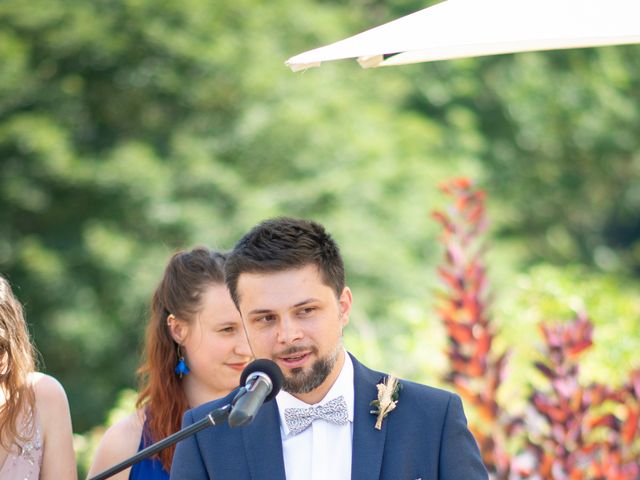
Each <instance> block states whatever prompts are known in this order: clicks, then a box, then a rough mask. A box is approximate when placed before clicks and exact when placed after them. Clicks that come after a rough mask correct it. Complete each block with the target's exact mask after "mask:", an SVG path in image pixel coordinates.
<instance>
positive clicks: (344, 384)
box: [276, 350, 354, 437]
mask: <svg viewBox="0 0 640 480" xmlns="http://www.w3.org/2000/svg"><path fill="white" fill-rule="evenodd" d="M343 351H344V364H343V365H342V369H341V370H340V374H339V375H338V378H336V381H335V382H333V385H332V386H331V388H330V389H329V391H328V392H327V394H326V395H325V396H324V398H323V399H322V400H320V401H319V402H318V403H314V404H313V405H310V404H308V403H305V402H303V401H302V400H300V399H298V398H296V397H294V396H293V395H291V394H290V393H289V392H285V391H284V390H280V392H279V393H278V395H276V403H277V404H278V412H279V414H280V429H281V432H282V434H283V435H284V436H285V437H286V436H287V435H289V428H288V427H287V422H285V420H284V411H285V409H287V408H309V407H315V406H316V405H324V404H325V403H327V402H330V401H331V400H333V399H335V398H337V397H339V396H340V395H342V396H343V397H344V401H345V402H346V404H347V417H348V419H349V422H353V405H354V399H353V397H354V388H353V362H352V361H351V357H350V356H349V354H348V353H347V351H346V350H343Z"/></svg>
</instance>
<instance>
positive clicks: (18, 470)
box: [0, 415, 42, 480]
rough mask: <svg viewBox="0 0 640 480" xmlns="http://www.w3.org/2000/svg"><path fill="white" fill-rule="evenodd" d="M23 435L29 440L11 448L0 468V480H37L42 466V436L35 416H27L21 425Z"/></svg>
mask: <svg viewBox="0 0 640 480" xmlns="http://www.w3.org/2000/svg"><path fill="white" fill-rule="evenodd" d="M22 433H23V435H25V436H26V435H27V434H32V435H31V437H30V439H29V440H27V441H25V442H19V443H18V444H17V445H14V446H13V449H12V451H11V452H9V455H8V456H7V459H6V460H5V461H4V464H3V465H2V468H0V480H38V478H39V477H40V466H41V465H42V434H41V432H40V424H39V422H38V421H37V415H29V421H26V422H24V424H23V432H22Z"/></svg>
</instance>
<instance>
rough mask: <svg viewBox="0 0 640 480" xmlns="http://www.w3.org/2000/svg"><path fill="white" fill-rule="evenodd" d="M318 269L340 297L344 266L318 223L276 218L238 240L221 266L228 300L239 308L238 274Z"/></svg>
mask: <svg viewBox="0 0 640 480" xmlns="http://www.w3.org/2000/svg"><path fill="white" fill-rule="evenodd" d="M307 265H315V266H316V267H318V270H319V272H320V275H321V277H322V281H323V282H324V283H325V284H326V285H327V286H329V287H331V288H332V289H333V290H334V291H335V292H336V296H340V294H341V293H342V290H343V289H344V286H345V275H344V264H343V262H342V257H341V256H340V250H339V248H338V245H337V244H336V242H335V241H334V240H333V238H331V236H330V235H329V234H328V233H327V232H326V231H325V229H324V227H323V226H322V225H320V224H319V223H316V222H313V221H310V220H300V219H296V218H288V217H280V218H273V219H270V220H265V221H264V222H262V223H260V224H258V225H256V226H255V227H253V228H252V229H251V230H250V231H249V233H247V234H246V235H245V236H244V237H242V238H241V239H240V241H239V242H238V243H237V244H236V246H235V248H234V249H233V251H232V252H231V254H230V255H229V259H228V260H227V263H226V265H225V277H226V282H227V286H228V288H229V291H230V292H231V297H232V298H233V301H234V302H235V304H236V306H238V307H239V305H240V302H239V300H240V299H239V297H238V278H239V277H240V275H241V274H242V273H268V272H281V271H283V270H292V269H298V268H303V267H305V266H307Z"/></svg>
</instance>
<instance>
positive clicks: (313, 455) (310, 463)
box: [276, 351, 354, 480]
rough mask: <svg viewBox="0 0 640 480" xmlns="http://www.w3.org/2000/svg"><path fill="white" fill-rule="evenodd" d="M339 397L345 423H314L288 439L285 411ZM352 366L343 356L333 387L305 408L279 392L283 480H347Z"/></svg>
mask: <svg viewBox="0 0 640 480" xmlns="http://www.w3.org/2000/svg"><path fill="white" fill-rule="evenodd" d="M340 395H342V396H343V397H344V400H345V402H346V404H347V412H348V419H349V421H348V422H347V423H346V424H344V425H336V424H334V423H331V422H328V421H325V420H315V421H314V422H313V423H312V424H311V426H310V427H309V428H307V429H306V430H305V431H303V432H302V433H299V434H298V435H291V434H290V433H289V429H288V428H287V424H286V422H285V419H284V410H285V408H308V407H311V406H315V405H324V404H325V403H327V402H329V401H331V400H333V399H335V398H337V397H339V396H340ZM353 396H354V391H353V363H352V361H351V357H349V355H348V354H347V352H346V351H345V352H344V365H343V366H342V370H340V374H339V375H338V378H337V379H336V381H335V383H334V384H333V386H332V387H331V389H330V390H329V392H328V393H327V394H326V395H325V397H324V398H323V399H322V400H320V402H318V403H316V404H314V405H309V404H307V403H305V402H303V401H302V400H299V399H297V398H295V397H294V396H293V395H291V394H289V393H287V392H285V391H284V390H281V391H280V393H278V395H277V396H276V402H277V404H278V411H279V413H280V436H281V438H282V453H283V455H284V470H285V473H286V477H287V480H350V479H351V442H352V436H353V403H354V400H353Z"/></svg>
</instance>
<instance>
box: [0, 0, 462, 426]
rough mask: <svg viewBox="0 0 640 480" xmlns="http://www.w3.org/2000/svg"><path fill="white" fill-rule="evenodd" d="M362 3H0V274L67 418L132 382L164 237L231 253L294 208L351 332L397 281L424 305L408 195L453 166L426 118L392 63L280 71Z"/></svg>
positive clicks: (420, 201)
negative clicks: (336, 262)
mask: <svg viewBox="0 0 640 480" xmlns="http://www.w3.org/2000/svg"><path fill="white" fill-rule="evenodd" d="M364 13H365V12H359V11H358V9H353V8H347V6H345V5H342V4H338V3H316V2H313V1H303V2H291V1H289V0H279V1H275V2H269V3H268V4H262V3H260V2H251V1H234V2H212V1H210V0H189V1H187V2H186V3H185V2H182V1H181V2H178V1H175V0H172V1H167V2H161V3H158V2H154V1H152V0H121V1H115V2H114V1H96V2H83V1H78V0H75V1H74V0H66V1H63V2H58V3H56V4H55V5H52V4H50V3H47V2H42V1H38V0H36V1H34V2H28V3H24V2H20V1H14V0H9V1H6V2H2V3H1V4H0V23H1V24H2V25H3V29H2V33H1V34H0V35H1V36H2V41H0V49H1V50H2V51H1V54H2V58H3V68H1V69H0V92H1V94H0V204H1V205H2V209H1V210H0V225H2V226H3V227H2V229H1V230H0V270H1V271H2V272H3V273H4V274H6V275H8V277H9V278H10V280H11V281H12V283H13V284H14V285H15V286H16V291H17V293H18V295H19V296H20V298H21V300H22V301H23V302H24V303H25V304H26V311H27V315H28V319H29V321H30V323H31V324H32V330H33V333H34V337H35V340H36V343H37V345H38V347H39V348H40V351H41V352H42V356H43V358H44V368H45V369H46V370H48V371H49V372H51V373H52V374H54V375H56V376H58V377H59V378H60V379H61V380H62V382H63V383H64V385H65V386H66V387H67V390H68V393H69V397H70V402H71V408H72V412H73V418H74V422H75V428H76V429H77V430H80V431H84V430H86V429H88V428H89V427H91V426H92V425H94V424H96V423H100V422H102V416H103V414H104V412H106V411H107V409H108V408H109V407H110V406H111V405H112V404H113V402H114V398H115V394H116V392H118V391H119V390H121V389H122V388H125V387H131V386H133V385H134V372H135V367H136V365H137V362H138V351H139V345H140V336H141V332H142V326H143V324H144V319H145V316H146V314H145V312H146V303H147V299H148V298H149V297H150V295H151V291H152V289H153V288H154V284H155V282H156V281H157V279H158V278H159V276H160V274H161V271H162V269H163V266H164V264H165V262H166V260H167V259H168V257H169V255H170V253H171V252H172V251H173V250H174V249H176V248H184V247H189V246H192V245H194V244H197V243H203V244H207V245H209V246H213V247H219V248H229V247H231V246H232V245H233V242H234V241H235V239H237V238H238V236H239V235H240V234H241V233H242V232H243V231H244V230H245V229H247V228H248V227H250V226H251V225H252V224H254V223H255V222H256V221H258V220H260V219H262V218H264V217H267V216H272V215H280V214H289V215H299V216H312V217H315V218H317V219H318V220H320V221H322V222H324V223H326V224H327V226H328V228H329V230H330V231H332V232H334V234H335V235H336V237H338V239H339V241H340V243H341V244H342V245H343V247H344V250H345V255H346V257H347V258H348V262H349V264H350V265H349V272H350V283H351V284H352V285H358V286H359V287H358V288H357V290H358V291H360V292H362V293H361V295H360V296H359V297H358V298H359V305H366V309H365V308H364V307H359V308H360V315H359V317H360V321H359V322H358V321H356V322H355V326H354V330H356V332H357V331H360V330H362V329H365V328H368V327H367V326H366V322H365V319H366V318H372V319H373V320H374V321H376V320H382V319H385V318H387V317H388V316H389V315H388V312H389V311H390V308H392V305H391V303H392V302H391V299H392V298H400V297H402V296H403V292H404V293H405V294H406V295H407V296H408V297H413V298H414V299H421V298H422V294H423V291H424V290H423V287H424V283H423V281H422V277H423V270H422V268H421V266H420V265H422V264H423V262H424V261H425V260H427V259H428V258H430V257H432V256H433V255H434V252H432V251H431V249H430V248H429V246H430V245H433V238H432V237H433V231H434V228H433V227H431V226H430V225H428V222H423V221H422V220H421V218H422V217H423V215H424V214H423V212H424V210H423V207H422V206H423V205H425V204H428V203H429V202H430V199H431V197H432V195H433V194H434V193H433V191H432V189H431V188H429V187H430V185H432V182H433V181H435V180H437V179H438V178H443V177H444V176H446V175H448V174H449V173H450V171H451V170H452V169H455V168H456V164H457V163H456V158H455V157H454V156H451V155H449V154H448V153H447V152H446V151H445V150H444V149H443V148H442V145H441V144H440V140H439V139H440V137H441V136H442V131H441V129H440V127H439V126H438V125H437V124H435V123H433V122H432V121H431V120H429V119H428V118H426V117H421V116H418V115H415V114H414V113H413V112H407V113H403V112H402V111H399V110H398V109H397V104H398V101H399V100H400V99H401V97H402V92H403V91H404V90H406V88H407V87H408V84H407V82H406V80H405V79H403V78H402V74H401V72H387V74H386V75H381V76H380V75H379V76H372V75H370V74H369V73H370V72H365V71H361V70H356V71H355V72H354V71H351V70H347V69H348V68H349V67H348V66H347V65H344V66H343V67H344V68H343V69H340V68H338V69H337V70H324V71H322V72H320V71H319V74H316V75H314V76H311V75H293V74H291V73H290V72H289V71H288V70H287V69H286V68H285V67H284V65H283V63H282V62H283V60H284V59H285V58H287V56H289V55H290V54H292V53H295V51H296V50H297V49H298V48H300V42H308V43H309V45H310V46H311V45H312V44H314V43H317V42H320V41H324V40H325V39H326V38H336V37H339V36H341V35H344V33H345V32H347V31H350V30H353V29H354V28H358V27H357V26H358V25H361V24H364V23H365V20H364V17H363V16H362V15H361V14H364ZM320 39H322V40H320ZM294 43H295V45H296V46H295V47H294V46H293V44H294ZM425 156H426V157H430V158H432V161H430V162H425V161H424V158H425ZM399 231H401V232H403V233H402V237H403V241H402V242H399V241H398V237H397V232H399ZM372 239H375V241H370V240H372ZM364 243H366V244H367V245H366V248H363V244H364ZM421 284H422V285H421ZM365 310H366V311H365ZM379 323H381V322H379ZM403 325H406V324H405V322H404V321H399V322H398V323H396V324H393V325H389V326H388V327H386V326H384V327H383V328H388V329H390V330H391V331H392V332H396V333H397V332H402V331H403V330H406V326H403ZM395 351H401V346H400V345H399V346H397V347H396V350H395ZM378 361H379V362H382V361H383V360H381V359H379V360H378Z"/></svg>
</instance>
